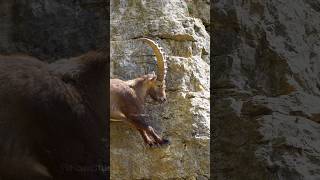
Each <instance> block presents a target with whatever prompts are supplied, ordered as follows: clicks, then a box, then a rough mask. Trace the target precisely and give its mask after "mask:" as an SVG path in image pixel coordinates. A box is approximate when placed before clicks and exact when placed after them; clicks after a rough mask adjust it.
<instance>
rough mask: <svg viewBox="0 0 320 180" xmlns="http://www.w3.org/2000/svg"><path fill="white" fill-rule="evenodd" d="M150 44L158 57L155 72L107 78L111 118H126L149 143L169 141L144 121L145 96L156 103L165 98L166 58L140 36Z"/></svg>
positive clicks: (158, 49) (152, 144)
mask: <svg viewBox="0 0 320 180" xmlns="http://www.w3.org/2000/svg"><path fill="white" fill-rule="evenodd" d="M141 40H143V41H144V42H146V43H147V44H148V45H150V46H151V48H152V49H153V51H154V54H155V56H156V58H157V75H156V74H155V73H154V72H153V73H152V74H147V75H144V76H141V77H139V78H136V79H133V80H128V81H123V80H120V79H111V80H110V112H111V119H112V120H120V121H127V122H129V123H131V124H132V125H134V127H135V128H137V130H138V131H139V132H140V134H141V136H142V138H143V140H144V141H145V143H147V144H148V145H150V146H154V145H164V144H168V143H169V141H168V140H166V139H163V138H161V137H160V136H159V135H157V133H156V132H155V131H154V129H153V128H152V127H151V126H150V125H148V124H147V123H146V120H145V118H147V117H146V116H145V115H144V114H143V110H144V101H145V98H146V97H147V96H148V95H150V97H151V98H152V99H153V100H155V101H158V102H161V103H163V102H165V101H166V100H167V98H166V93H165V88H166V86H165V76H166V68H167V66H166V57H165V55H164V53H163V51H162V49H161V48H160V47H159V46H158V45H157V44H156V43H155V42H154V41H152V40H150V39H147V38H141Z"/></svg>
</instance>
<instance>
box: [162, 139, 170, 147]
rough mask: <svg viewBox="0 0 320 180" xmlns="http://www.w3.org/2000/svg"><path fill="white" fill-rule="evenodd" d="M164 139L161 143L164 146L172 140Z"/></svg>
mask: <svg viewBox="0 0 320 180" xmlns="http://www.w3.org/2000/svg"><path fill="white" fill-rule="evenodd" d="M162 141H163V142H162V143H161V145H162V146H163V145H170V141H169V140H167V139H163V140H162Z"/></svg>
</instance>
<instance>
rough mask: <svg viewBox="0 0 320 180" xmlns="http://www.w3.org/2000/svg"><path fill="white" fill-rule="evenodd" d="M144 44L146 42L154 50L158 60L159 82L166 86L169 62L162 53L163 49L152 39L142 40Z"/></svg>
mask: <svg viewBox="0 0 320 180" xmlns="http://www.w3.org/2000/svg"><path fill="white" fill-rule="evenodd" d="M140 39H141V40H143V41H144V42H146V43H147V44H148V45H149V46H150V47H151V48H152V50H153V52H154V54H155V55H156V58H157V81H158V82H160V83H161V85H163V86H164V85H165V78H166V74H167V61H166V55H165V53H164V52H163V51H162V48H161V47H159V45H158V44H157V43H156V42H154V41H153V40H151V39H148V38H140Z"/></svg>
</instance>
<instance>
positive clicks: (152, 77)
mask: <svg viewBox="0 0 320 180" xmlns="http://www.w3.org/2000/svg"><path fill="white" fill-rule="evenodd" d="M148 80H149V81H155V80H157V75H156V74H155V73H154V71H152V76H151V77H149V78H148Z"/></svg>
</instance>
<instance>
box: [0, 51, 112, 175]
mask: <svg viewBox="0 0 320 180" xmlns="http://www.w3.org/2000/svg"><path fill="white" fill-rule="evenodd" d="M106 57H107V55H106V54H104V53H103V52H89V53H87V54H85V55H82V56H79V57H75V58H70V59H65V60H60V61H57V62H55V63H52V64H47V63H44V62H41V61H40V60H38V59H36V58H33V57H29V56H20V55H19V56H0V102H1V105H0V179H1V180H49V179H58V180H96V179H97V180H100V179H101V180H102V179H106V178H107V177H106V171H105V170H106V164H107V163H106V160H105V159H106V152H107V148H106V145H105V143H104V142H103V138H105V136H106V134H107V133H106V122H107V118H106V117H107V109H106V107H107V105H108V104H107V96H108V94H107V91H106V88H107V80H106V76H107V73H108V70H107V68H106V67H107V66H106V65H107V60H106Z"/></svg>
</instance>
